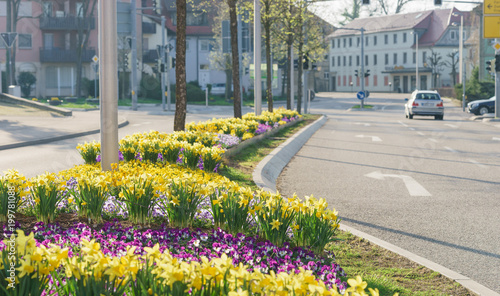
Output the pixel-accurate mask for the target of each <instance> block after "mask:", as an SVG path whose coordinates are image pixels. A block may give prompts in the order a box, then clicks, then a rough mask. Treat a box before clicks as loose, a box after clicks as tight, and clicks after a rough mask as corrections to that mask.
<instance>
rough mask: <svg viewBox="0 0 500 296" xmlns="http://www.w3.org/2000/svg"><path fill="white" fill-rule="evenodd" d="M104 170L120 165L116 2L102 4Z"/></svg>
mask: <svg viewBox="0 0 500 296" xmlns="http://www.w3.org/2000/svg"><path fill="white" fill-rule="evenodd" d="M98 13H99V29H98V30H99V61H100V65H101V66H100V67H99V69H100V76H99V77H100V78H101V79H100V80H99V86H100V88H99V95H100V98H101V104H100V106H101V111H100V112H101V168H102V169H103V170H111V164H112V163H118V79H117V73H118V59H117V58H116V53H117V52H118V46H117V37H116V36H117V35H118V34H117V19H116V1H104V0H100V1H99V11H98Z"/></svg>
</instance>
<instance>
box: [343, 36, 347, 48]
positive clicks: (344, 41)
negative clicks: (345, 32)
mask: <svg viewBox="0 0 500 296" xmlns="http://www.w3.org/2000/svg"><path fill="white" fill-rule="evenodd" d="M346 42H347V41H346V40H345V38H344V39H343V43H344V48H345V45H346Z"/></svg>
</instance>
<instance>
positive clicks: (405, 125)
mask: <svg viewBox="0 0 500 296" xmlns="http://www.w3.org/2000/svg"><path fill="white" fill-rule="evenodd" d="M398 122H399V123H400V124H401V125H402V126H404V127H408V125H407V124H406V123H404V122H402V121H398Z"/></svg>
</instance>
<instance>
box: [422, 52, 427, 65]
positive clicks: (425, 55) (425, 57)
mask: <svg viewBox="0 0 500 296" xmlns="http://www.w3.org/2000/svg"><path fill="white" fill-rule="evenodd" d="M422 62H423V63H427V53H426V52H425V51H424V52H422Z"/></svg>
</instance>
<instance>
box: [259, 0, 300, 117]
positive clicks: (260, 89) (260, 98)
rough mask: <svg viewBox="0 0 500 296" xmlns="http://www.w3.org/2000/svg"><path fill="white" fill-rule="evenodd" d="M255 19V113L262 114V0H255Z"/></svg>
mask: <svg viewBox="0 0 500 296" xmlns="http://www.w3.org/2000/svg"><path fill="white" fill-rule="evenodd" d="M254 20H255V21H254V45H253V56H254V58H253V60H254V65H255V66H254V69H255V70H254V105H255V115H260V114H261V112H262V81H261V80H262V78H261V67H260V64H261V42H260V41H261V40H260V37H261V28H260V27H261V24H260V0H254ZM292 66H293V65H292Z"/></svg>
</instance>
